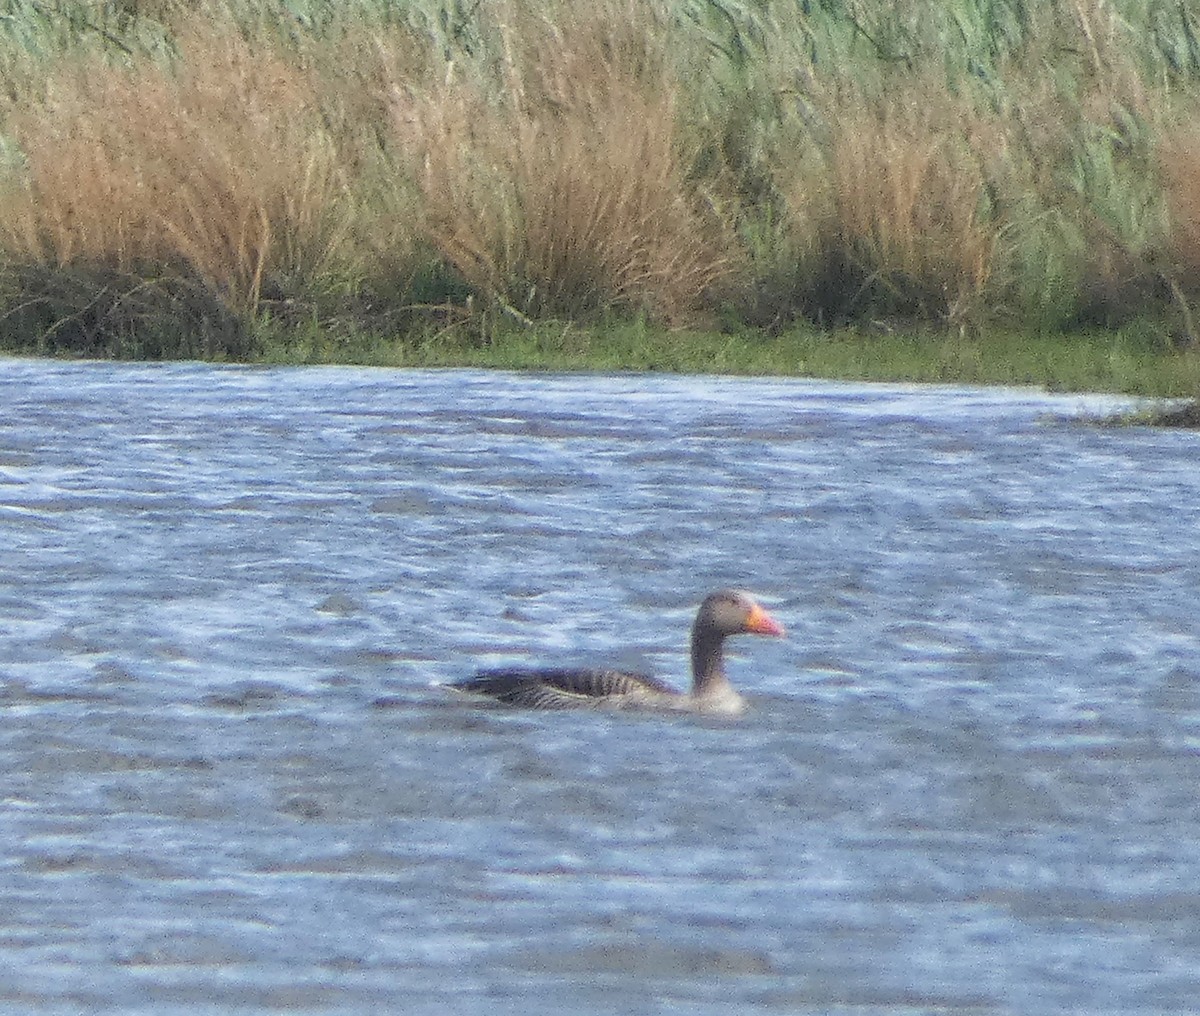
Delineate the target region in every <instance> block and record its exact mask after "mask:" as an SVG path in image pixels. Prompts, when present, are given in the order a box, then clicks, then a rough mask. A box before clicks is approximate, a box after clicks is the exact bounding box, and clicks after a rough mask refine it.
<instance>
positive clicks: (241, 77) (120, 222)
mask: <svg viewBox="0 0 1200 1016" xmlns="http://www.w3.org/2000/svg"><path fill="white" fill-rule="evenodd" d="M224 29H225V30H217V31H214V25H213V23H212V22H208V23H207V24H205V25H204V26H203V29H202V30H196V31H187V30H185V31H184V32H183V33H182V35H181V37H180V40H179V46H180V50H181V52H182V53H183V60H182V61H181V63H180V65H179V67H178V68H177V70H175V71H174V72H172V70H170V69H167V68H164V67H161V66H157V65H152V64H142V65H140V66H138V67H137V68H135V69H133V70H126V69H123V68H117V67H113V66H110V65H108V64H106V63H103V62H101V61H100V60H99V59H90V60H87V61H85V62H84V63H83V64H82V65H81V66H67V67H65V68H64V69H63V70H61V71H60V72H59V73H57V74H55V75H54V77H52V78H51V79H50V81H49V82H48V84H47V87H46V89H45V93H44V98H43V99H41V100H40V101H39V102H37V104H36V105H34V106H33V107H32V108H25V109H19V110H14V111H11V112H10V115H9V117H8V121H7V122H8V129H9V130H10V132H11V134H12V135H13V137H14V138H15V139H16V141H17V143H18V144H19V145H20V147H21V150H22V151H23V153H24V155H25V159H26V170H27V171H26V173H25V180H24V185H23V187H22V188H21V189H20V190H19V191H17V192H16V193H10V194H9V195H7V199H6V201H5V203H4V205H3V207H2V208H0V248H2V249H3V251H4V254H5V257H6V260H7V261H8V262H9V263H10V264H13V265H16V266H17V267H18V269H19V270H20V271H22V272H23V273H24V274H25V276H26V277H27V278H28V277H29V276H30V275H31V273H34V270H35V269H37V268H39V267H40V268H43V269H45V271H46V272H51V273H53V272H57V273H59V275H60V276H62V277H68V276H73V277H75V278H80V279H82V278H83V277H84V276H86V273H87V271H88V270H89V269H90V270H93V271H94V272H95V273H96V275H97V279H103V280H104V281H103V283H102V286H98V287H97V288H102V287H107V286H111V285H112V280H114V279H125V278H133V277H137V278H140V279H142V280H144V281H143V286H142V288H143V289H144V287H145V285H146V284H148V283H153V282H155V281H156V280H157V281H163V280H168V281H169V282H170V285H169V286H168V287H167V288H169V289H171V291H172V292H174V293H178V292H179V291H180V289H179V286H178V282H179V280H181V279H186V280H188V282H189V284H190V286H191V289H192V291H193V292H195V291H197V290H200V291H207V293H208V295H209V296H210V297H211V298H212V300H213V301H215V303H216V304H217V305H218V306H219V307H220V308H222V309H223V310H224V311H227V312H228V313H230V314H232V315H233V316H235V317H246V316H249V315H253V314H255V313H256V312H258V311H259V310H260V309H261V307H262V305H263V303H264V301H268V300H284V299H285V298H286V297H287V296H289V295H290V294H293V293H297V292H300V291H301V290H305V291H309V292H312V291H319V290H320V288H321V286H322V285H323V284H324V283H325V281H326V276H327V275H328V274H329V273H331V272H334V271H336V270H338V269H337V262H338V257H339V244H340V243H341V242H342V240H343V239H344V237H345V235H346V214H345V211H344V203H343V198H344V190H345V186H344V182H343V181H342V179H341V177H340V175H339V171H338V165H337V158H336V154H335V152H334V150H333V146H332V144H331V143H330V141H329V139H328V137H327V136H326V134H325V133H324V132H323V130H322V128H321V124H320V122H319V120H318V119H317V118H316V116H315V115H314V100H313V94H312V90H311V85H310V83H309V82H308V81H307V80H306V79H305V77H304V75H303V74H302V73H301V72H300V71H298V70H297V69H296V68H295V67H294V66H292V65H291V64H289V63H288V62H287V61H286V60H284V59H283V58H282V57H280V56H276V55H274V54H272V53H271V52H268V51H264V49H263V47H262V46H261V45H259V46H258V47H256V48H255V49H254V51H253V52H252V51H251V47H250V45H249V44H248V43H247V42H246V41H245V40H244V39H243V38H242V36H241V35H240V34H239V33H238V32H237V31H236V30H235V29H233V28H232V26H230V25H225V26H224ZM85 288H86V287H85ZM126 295H130V294H126ZM80 298H81V299H90V298H91V297H90V296H89V295H88V294H85V293H81V296H80Z"/></svg>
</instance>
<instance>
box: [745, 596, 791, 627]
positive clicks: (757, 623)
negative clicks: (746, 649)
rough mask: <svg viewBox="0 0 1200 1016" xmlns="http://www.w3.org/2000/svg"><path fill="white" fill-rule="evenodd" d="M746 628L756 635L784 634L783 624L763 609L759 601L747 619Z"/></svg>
mask: <svg viewBox="0 0 1200 1016" xmlns="http://www.w3.org/2000/svg"><path fill="white" fill-rule="evenodd" d="M746 630H747V631H751V632H754V634H756V635H784V634H786V633H785V632H784V630H783V625H781V624H780V623H779V622H778V621H776V620H775V618H773V617H772V616H771V615H770V614H768V613H767V612H766V611H765V610H763V609H762V607H760V606H759V605H758V604H757V603H756V604H755V605H754V607H753V609H752V610H751V611H750V616H749V617H748V618H747V619H746Z"/></svg>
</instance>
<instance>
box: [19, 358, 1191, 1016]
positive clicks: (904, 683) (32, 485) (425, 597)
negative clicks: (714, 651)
mask: <svg viewBox="0 0 1200 1016" xmlns="http://www.w3.org/2000/svg"><path fill="white" fill-rule="evenodd" d="M0 397H2V399H3V401H2V403H0V404H2V405H3V407H4V411H3V413H2V414H0V525H3V533H4V542H3V545H2V546H0V640H2V642H0V644H2V645H3V647H4V649H3V654H2V657H0V708H2V710H3V722H2V723H0V771H3V773H4V774H5V781H4V782H5V790H4V795H3V801H2V805H0V822H2V823H3V831H4V834H5V842H7V843H8V844H9V849H8V853H7V860H6V861H5V862H4V865H3V869H2V870H3V874H2V875H0V959H2V965H0V970H2V971H3V973H2V974H0V1007H2V1008H6V1009H11V1010H12V1011H44V1012H81V1011H86V1012H100V1011H105V1010H109V1011H115V1010H119V1011H121V1012H147V1013H150V1012H153V1013H171V1012H185V1011H186V1012H189V1013H195V1012H197V1011H203V1012H231V1011H237V1012H273V1011H279V1010H294V1011H311V1012H318V1011H319V1012H389V1011H390V1012H400V1011H403V1012H417V1013H420V1012H429V1013H444V1012H456V1013H488V1014H491V1013H494V1012H496V1011H502V1012H514V1013H539V1012H546V1013H561V1012H629V1013H689V1014H691V1013H709V1012H711V1013H718V1012H720V1013H727V1012H730V1011H737V1012H746V1013H749V1012H777V1013H810V1012H811V1013H817V1012H849V1011H855V1012H867V1011H869V1012H897V1013H899V1012H903V1013H913V1012H927V1011H930V1010H933V1009H939V1008H940V1009H944V1010H947V1011H955V1012H959V1011H971V1012H987V1013H993V1012H994V1013H1021V1014H1026V1013H1037V1012H1051V1011H1062V1010H1066V1009H1070V1010H1073V1011H1086V1012H1089V1013H1128V1012H1139V1013H1153V1012H1161V1013H1167V1012H1181V1011H1187V1010H1189V1009H1190V1008H1191V1007H1192V1005H1193V1004H1194V1000H1195V998H1197V997H1200V973H1198V971H1200V891H1198V890H1197V888H1196V887H1197V885H1198V884H1200V855H1198V854H1197V851H1196V849H1195V843H1196V842H1197V839H1198V837H1200V809H1198V807H1197V794H1196V787H1197V786H1198V785H1200V750H1198V749H1200V683H1198V679H1200V659H1198V654H1197V649H1198V640H1197V634H1198V631H1197V621H1196V611H1195V591H1196V589H1197V585H1198V579H1200V525H1198V522H1200V519H1198V518H1197V515H1198V513H1200V496H1198V494H1200V473H1198V472H1197V470H1196V468H1195V462H1196V461H1197V455H1198V453H1200V444H1198V442H1200V437H1197V436H1195V435H1192V434H1187V433H1162V432H1155V431H1151V430H1145V429H1122V430H1109V429H1103V430H1101V429H1096V428H1090V427H1087V426H1081V425H1080V424H1079V423H1078V421H1077V419H1076V418H1077V417H1078V415H1079V414H1080V413H1081V412H1084V411H1086V410H1088V409H1094V410H1101V409H1104V408H1106V404H1105V401H1104V400H1101V399H1090V400H1089V399H1077V398H1063V397H1048V396H1043V395H1040V394H1036V393H1031V392H1024V391H979V390H965V389H929V388H902V387H882V386H876V387H870V386H848V385H832V384H821V383H808V382H795V381H790V382H789V381H783V382H781V381H754V380H731V379H714V378H708V379H682V378H662V377H652V378H644V377H590V376H579V377H552V376H540V375H510V374H499V373H477V372H457V371H447V372H396V371H368V370H345V369H343V370H323V369H322V370H261V369H258V370H256V369H239V368H225V369H221V368H212V367H205V366H197V365H178V366H130V365H119V366H113V365H95V364H88V365H65V364H57V363H41V362H20V361H9V362H0ZM729 584H734V585H743V586H746V587H749V588H752V589H754V590H755V591H756V592H757V593H758V594H760V596H761V597H762V599H763V600H764V602H765V603H766V604H768V605H769V607H770V609H771V611H772V613H773V614H775V615H776V616H777V617H779V619H780V620H781V621H782V622H783V623H784V624H785V625H787V627H788V629H789V632H790V638H789V639H788V640H787V641H786V642H776V641H775V640H758V641H755V642H754V643H753V644H752V646H751V647H746V648H747V649H749V650H750V651H747V652H745V653H744V654H740V653H739V654H735V658H734V659H733V660H732V661H731V674H732V676H733V679H734V680H735V682H736V683H737V684H738V685H739V687H740V688H741V689H742V690H743V691H744V692H745V693H746V695H747V697H748V699H749V700H750V702H751V706H752V708H751V712H750V713H749V714H748V715H747V716H746V717H744V718H743V719H741V720H738V721H728V720H712V719H696V718H691V717H681V716H669V717H662V716H629V715H595V714H579V715H577V714H562V713H555V714H538V713H530V712H522V711H516V710H507V709H503V708H495V707H490V706H487V705H475V704H473V703H470V702H464V701H463V700H461V699H459V698H457V697H452V696H450V695H449V694H448V693H446V692H444V691H442V690H441V689H440V688H439V687H438V684H439V683H440V682H444V681H447V680H451V679H453V678H456V677H461V676H463V675H465V674H466V673H468V672H470V671H471V670H472V669H473V668H474V667H476V666H478V665H481V664H493V663H497V662H511V661H523V662H560V661H561V662H577V663H598V662H616V663H620V664H624V665H631V666H636V667H641V668H647V669H651V670H653V671H655V672H657V673H660V674H662V675H663V676H667V677H671V678H673V679H675V680H677V681H679V682H680V683H681V684H683V683H685V680H686V658H685V651H684V650H685V644H684V643H685V638H686V633H687V626H688V624H689V622H690V618H691V615H692V612H693V610H694V608H695V605H696V603H697V602H698V601H699V599H700V598H701V596H702V595H703V594H704V592H706V591H707V590H709V589H711V588H714V587H717V586H722V585H729ZM734 645H735V646H736V645H737V644H736V643H735V644H734Z"/></svg>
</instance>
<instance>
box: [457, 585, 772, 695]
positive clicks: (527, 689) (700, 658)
mask: <svg viewBox="0 0 1200 1016" xmlns="http://www.w3.org/2000/svg"><path fill="white" fill-rule="evenodd" d="M742 634H751V635H782V634H783V628H782V627H781V626H780V625H779V624H778V623H777V622H776V621H775V620H774V619H773V618H772V617H771V616H770V615H769V614H768V613H767V612H766V611H765V610H763V608H762V607H760V606H759V605H758V604H757V603H756V602H755V601H754V598H753V597H752V596H750V594H749V593H744V592H741V591H740V590H735V589H722V590H719V591H718V592H715V593H710V594H709V595H708V596H707V597H705V600H704V602H703V603H702V604H700V609H699V611H698V612H697V613H696V620H695V622H694V623H693V624H692V689H691V691H690V692H680V691H678V690H676V689H675V688H672V687H671V686H670V685H669V684H666V683H665V682H663V681H660V680H659V679H658V678H655V677H650V676H648V675H646V674H632V673H627V672H625V671H621V670H604V669H596V668H586V667H585V668H567V667H549V668H529V667H504V668H499V669H495V670H482V671H480V672H479V673H477V674H476V675H475V676H474V677H472V678H469V679H467V680H465V681H458V682H455V683H454V684H451V685H450V687H451V688H454V689H456V690H458V691H464V692H470V693H472V694H476V695H485V696H487V697H489V698H493V699H496V700H497V701H500V702H505V703H508V704H509V705H514V706H524V707H526V708H530V709H569V708H572V707H578V706H609V707H616V708H641V709H677V710H690V711H693V712H705V713H739V712H741V711H742V709H743V708H744V703H743V702H742V698H741V696H740V695H738V693H737V692H736V691H734V689H733V686H732V685H731V684H730V683H729V680H728V678H726V676H725V639H727V638H728V637H729V636H731V635H742Z"/></svg>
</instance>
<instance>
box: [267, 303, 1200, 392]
mask: <svg viewBox="0 0 1200 1016" xmlns="http://www.w3.org/2000/svg"><path fill="white" fill-rule="evenodd" d="M261 349H262V353H261V355H260V356H259V357H258V362H263V363H271V364H338V363H355V364H364V365H372V366H391V367H464V366H466V367H488V368H499V369H507V370H546V371H580V370H586V371H599V372H615V371H624V370H635V371H636V370H653V371H664V372H674V373H716V374H741V375H756V376H770V375H774V376H782V377H791V376H812V377H822V378H835V379H841V380H860V381H910V382H936V383H954V384H984V385H1030V386H1039V387H1043V388H1048V389H1050V390H1056V391H1110V392H1121V393H1125V394H1130V395H1141V396H1158V397H1168V398H1176V397H1186V396H1189V395H1192V394H1194V393H1195V392H1196V391H1200V350H1192V349H1179V348H1175V347H1171V346H1169V345H1168V344H1165V343H1163V342H1161V341H1159V340H1158V339H1156V338H1155V337H1154V336H1153V335H1152V334H1151V333H1149V332H1148V331H1145V330H1143V329H1139V328H1130V329H1126V330H1119V331H1111V330H1105V331H1101V330H1097V331H1093V332H1087V333H1079V334H1076V335H1073V336H1070V337H1064V336H1061V335H1047V336H1042V337H1037V336H1030V335H1027V334H1017V333H1001V332H996V333H992V334H990V335H988V336H986V337H974V338H969V339H963V338H960V337H957V336H946V335H944V334H942V335H938V336H929V335H920V334H919V333H917V332H915V331H914V332H907V333H886V332H884V333H874V334H866V333H863V332H858V331H850V330H845V329H843V330H838V331H831V330H818V329H813V328H794V329H789V330H787V331H784V332H781V333H779V334H775V335H767V334H765V333H763V332H761V331H756V330H747V331H742V332H739V333H736V334H728V333H721V332H715V331H703V330H667V329H663V328H659V327H656V326H653V325H648V324H647V323H646V322H645V321H644V320H643V321H634V322H629V321H623V322H620V323H613V324H608V325H601V326H597V327H581V326H578V325H573V324H569V323H564V322H556V321H543V322H540V323H539V324H537V325H536V326H534V327H529V328H526V327H516V326H509V327H498V328H496V329H494V330H493V331H492V333H491V335H490V336H489V340H488V341H487V342H486V343H481V342H480V341H479V339H478V336H477V335H476V334H475V333H474V332H473V330H469V329H462V328H451V329H447V330H443V331H440V332H436V333H433V332H431V333H424V334H419V333H410V334H408V335H406V336H404V337H403V338H382V337H380V336H377V335H370V334H366V333H355V332H347V331H339V332H337V333H333V334H330V333H324V332H322V331H321V330H320V329H319V328H313V329H310V330H308V331H307V332H304V333H301V332H298V331H297V330H295V329H288V330H285V331H282V332H280V333H277V334H276V335H274V336H272V337H267V338H265V339H264V341H263V342H262V344H261Z"/></svg>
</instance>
